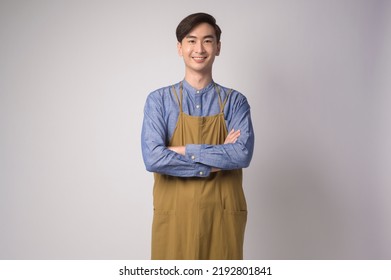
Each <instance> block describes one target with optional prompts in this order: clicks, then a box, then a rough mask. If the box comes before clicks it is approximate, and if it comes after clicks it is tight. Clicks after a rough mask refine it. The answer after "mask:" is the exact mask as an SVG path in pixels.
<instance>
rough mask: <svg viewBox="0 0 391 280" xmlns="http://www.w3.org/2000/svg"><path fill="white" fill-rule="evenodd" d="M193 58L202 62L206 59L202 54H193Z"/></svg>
mask: <svg viewBox="0 0 391 280" xmlns="http://www.w3.org/2000/svg"><path fill="white" fill-rule="evenodd" d="M193 59H194V60H195V61H198V62H202V61H204V60H205V59H206V57H203V56H193Z"/></svg>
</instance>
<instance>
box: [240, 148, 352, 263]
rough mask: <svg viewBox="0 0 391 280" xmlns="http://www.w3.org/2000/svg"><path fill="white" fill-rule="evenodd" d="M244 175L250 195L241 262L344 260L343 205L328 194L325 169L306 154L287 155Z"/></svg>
mask: <svg viewBox="0 0 391 280" xmlns="http://www.w3.org/2000/svg"><path fill="white" fill-rule="evenodd" d="M247 176H248V178H249V179H248V180H249V182H248V183H247V184H248V186H249V187H251V188H252V196H251V197H248V204H249V206H250V207H249V208H250V209H249V222H248V229H249V231H248V235H247V239H246V242H247V247H248V249H247V250H246V255H247V257H246V258H249V259H254V258H255V259H328V258H341V257H343V256H344V255H346V250H347V248H346V244H347V243H348V242H346V241H347V239H348V238H349V237H348V236H347V233H346V231H345V226H346V224H345V223H344V219H343V215H342V214H343V209H342V208H343V206H342V205H341V201H340V200H339V199H338V198H337V197H335V194H332V193H331V192H330V189H329V181H330V180H329V179H328V178H327V176H328V174H327V168H326V169H325V168H324V167H322V166H319V164H318V163H316V162H314V159H311V158H309V157H307V158H306V155H303V154H294V153H292V152H290V154H289V153H287V154H285V156H283V157H277V158H274V159H272V158H271V157H269V158H268V160H267V162H266V160H265V164H260V165H256V166H253V167H252V168H251V170H248V173H247ZM252 205H253V206H252ZM252 209H257V210H258V211H257V212H252V211H251V210H252ZM249 244H251V245H249Z"/></svg>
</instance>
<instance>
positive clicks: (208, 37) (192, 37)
mask: <svg viewBox="0 0 391 280" xmlns="http://www.w3.org/2000/svg"><path fill="white" fill-rule="evenodd" d="M186 38H188V39H197V37H196V36H193V35H187V36H186ZM202 39H215V36H213V35H206V36H204V37H203V38H202Z"/></svg>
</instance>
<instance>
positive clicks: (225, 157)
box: [141, 95, 254, 177]
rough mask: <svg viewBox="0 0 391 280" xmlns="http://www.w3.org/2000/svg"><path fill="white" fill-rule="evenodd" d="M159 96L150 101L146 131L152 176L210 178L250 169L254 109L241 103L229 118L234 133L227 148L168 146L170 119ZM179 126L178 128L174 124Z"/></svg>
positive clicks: (146, 158) (146, 157)
mask: <svg viewBox="0 0 391 280" xmlns="http://www.w3.org/2000/svg"><path fill="white" fill-rule="evenodd" d="M164 107H165V106H164V105H163V102H162V99H161V97H160V96H159V95H153V96H150V97H149V98H148V99H147V102H146V106H145V110H144V120H143V128H142V135H141V137H142V139H141V140H142V141H141V144H142V155H143V159H144V163H145V166H146V169H147V170H148V171H150V172H155V173H161V174H166V175H171V176H179V177H194V176H196V177H207V176H209V174H210V172H217V171H219V170H232V169H240V168H244V167H247V166H248V165H249V164H250V161H251V158H252V153H253V146H254V134H253V128H252V124H251V117H250V106H249V105H248V103H247V101H246V99H244V98H242V99H241V100H237V102H236V103H235V107H234V108H233V109H232V110H230V111H229V112H228V115H226V118H227V119H226V122H227V125H228V129H229V130H230V132H229V133H228V135H227V137H226V139H225V141H224V143H223V144H219V145H208V144H188V145H186V146H169V147H168V146H167V140H166V139H167V138H168V137H167V133H168V129H167V118H166V117H167V116H166V115H165V111H164ZM171 125H175V124H171Z"/></svg>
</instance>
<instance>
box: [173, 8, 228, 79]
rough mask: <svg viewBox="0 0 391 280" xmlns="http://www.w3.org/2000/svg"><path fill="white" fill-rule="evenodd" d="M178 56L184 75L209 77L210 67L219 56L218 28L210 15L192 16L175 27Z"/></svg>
mask: <svg viewBox="0 0 391 280" xmlns="http://www.w3.org/2000/svg"><path fill="white" fill-rule="evenodd" d="M176 34H177V39H178V43H177V48H178V54H179V55H180V56H181V57H183V60H184V62H185V65H186V73H187V74H190V73H193V74H195V73H198V74H202V75H211V73H212V65H213V62H214V59H215V57H216V56H218V55H219V54H220V49H221V42H220V35H221V30H220V27H219V26H218V25H217V24H216V20H215V18H214V17H212V16H211V15H208V14H205V13H197V14H192V15H190V16H187V17H186V18H184V19H183V20H182V21H181V22H180V23H179V25H178V27H177V32H176Z"/></svg>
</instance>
